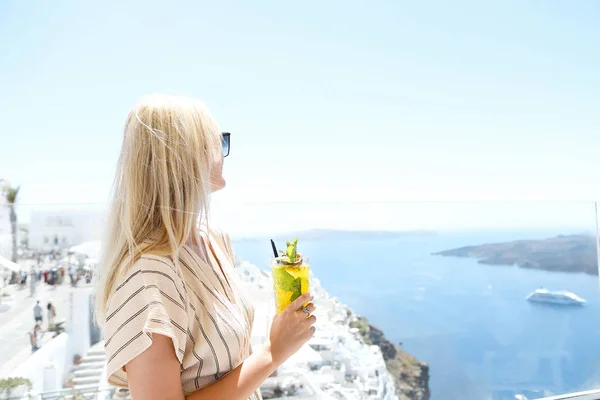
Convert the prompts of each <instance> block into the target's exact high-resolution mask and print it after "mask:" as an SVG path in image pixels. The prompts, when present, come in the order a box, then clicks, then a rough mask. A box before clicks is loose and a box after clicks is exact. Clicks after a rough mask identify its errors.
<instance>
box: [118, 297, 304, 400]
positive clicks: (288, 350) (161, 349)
mask: <svg viewBox="0 0 600 400" xmlns="http://www.w3.org/2000/svg"><path fill="white" fill-rule="evenodd" d="M310 300H312V296H310V295H309V294H305V295H302V296H300V297H299V298H298V299H296V300H295V301H294V302H292V304H290V306H288V308H287V309H286V310H285V311H284V312H283V313H282V314H281V315H278V316H277V317H275V319H274V320H273V324H272V326H271V331H270V338H269V340H268V341H267V342H266V344H265V345H263V346H261V347H259V348H257V349H256V351H255V352H254V353H253V354H252V355H251V356H250V357H248V358H247V359H246V360H245V361H244V362H243V363H242V364H240V365H239V366H238V367H237V368H235V369H234V370H232V371H231V372H230V373H228V374H227V375H225V376H224V377H223V378H221V379H220V380H218V381H216V382H214V383H212V384H210V385H208V386H206V387H204V388H202V389H200V390H197V391H195V392H193V393H191V394H189V395H188V396H185V397H184V395H183V389H182V387H181V375H180V372H181V371H180V364H179V361H178V359H177V356H176V354H175V349H174V347H173V342H172V340H171V338H170V337H168V336H163V335H160V334H156V333H155V334H154V335H153V337H152V345H151V346H150V347H148V348H147V349H146V350H144V351H143V352H142V353H140V354H139V355H137V356H136V357H134V358H133V359H132V360H131V361H129V362H128V363H127V365H126V370H127V378H128V381H129V390H130V392H131V398H132V399H133V400H141V399H143V400H183V399H185V400H247V399H248V397H250V396H251V395H252V393H254V391H255V390H256V389H258V388H259V387H260V385H261V384H262V383H263V381H264V380H265V379H267V378H268V377H269V376H270V375H271V374H272V373H273V371H275V370H276V369H277V367H278V366H279V365H281V363H283V362H284V361H285V360H287V359H288V357H289V356H291V355H292V354H294V353H295V352H296V351H298V349H299V348H300V347H302V345H303V344H304V343H306V342H307V341H308V339H310V338H311V337H312V335H313V333H314V327H313V325H314V323H315V321H316V319H315V317H314V316H311V317H310V318H307V317H306V314H305V313H304V312H303V311H296V310H297V309H298V308H300V307H301V306H302V304H304V303H305V302H308V301H310ZM308 308H309V310H310V311H311V312H313V311H314V309H315V307H314V305H313V304H310V306H309V307H308Z"/></svg>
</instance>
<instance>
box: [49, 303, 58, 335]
mask: <svg viewBox="0 0 600 400" xmlns="http://www.w3.org/2000/svg"><path fill="white" fill-rule="evenodd" d="M47 308H48V330H49V331H51V330H54V329H55V328H56V322H55V318H56V307H54V303H52V300H50V301H48V307H47Z"/></svg>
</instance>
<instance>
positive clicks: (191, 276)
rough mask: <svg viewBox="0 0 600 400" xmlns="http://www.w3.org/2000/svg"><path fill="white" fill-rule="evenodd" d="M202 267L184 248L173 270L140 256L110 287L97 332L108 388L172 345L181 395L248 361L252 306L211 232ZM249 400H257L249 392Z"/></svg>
mask: <svg viewBox="0 0 600 400" xmlns="http://www.w3.org/2000/svg"><path fill="white" fill-rule="evenodd" d="M208 243H210V245H209V248H210V251H209V252H208V253H209V254H208V255H209V259H210V264H207V263H206V262H204V261H203V260H202V259H201V258H200V257H199V256H198V255H197V252H196V251H195V250H194V248H193V247H191V246H187V245H186V246H184V247H183V249H182V250H181V251H180V254H179V263H178V264H179V265H176V263H174V262H173V261H172V259H170V258H168V257H160V256H155V255H151V254H147V255H143V256H142V257H141V258H140V259H139V260H138V261H137V262H136V263H135V264H134V265H133V267H132V268H131V269H130V270H129V271H128V272H127V274H126V275H125V276H123V278H122V279H121V280H120V282H119V283H118V284H117V285H116V287H115V290H114V292H113V294H112V295H111V296H110V298H109V301H108V305H107V317H106V323H105V329H104V331H105V332H104V336H105V348H106V357H107V363H108V366H107V374H108V381H109V383H110V384H112V385H115V386H118V387H127V386H128V382H127V373H126V372H125V370H124V366H125V365H126V364H127V363H128V362H129V361H130V360H132V359H133V358H134V357H136V356H137V355H139V354H140V353H142V352H143V351H144V350H146V349H147V348H148V347H149V346H150V345H151V344H152V334H154V333H158V334H161V335H165V336H168V337H170V338H171V339H172V340H173V345H174V348H175V352H176V354H177V359H178V360H179V364H180V367H181V384H182V387H183V391H184V393H185V394H186V395H187V394H189V393H191V392H193V391H195V390H198V389H201V388H203V387H205V386H207V385H210V384H211V383H213V382H215V381H217V380H219V379H221V378H222V377H223V376H225V375H226V374H227V373H228V372H230V371H231V370H233V369H235V368H236V367H237V366H238V365H240V364H241V363H242V361H244V360H245V359H246V358H247V357H248V356H249V355H250V352H251V350H250V333H251V331H252V322H253V318H254V308H253V307H252V305H251V303H250V301H249V299H248V297H247V295H246V293H244V291H243V289H242V286H241V284H240V282H239V279H238V277H237V272H236V271H235V269H234V268H235V267H234V266H235V262H234V256H233V251H232V249H231V242H230V240H229V237H228V236H226V235H224V234H223V233H220V232H216V231H211V234H210V238H209V240H208ZM249 400H261V395H260V391H259V390H257V391H256V392H255V393H254V394H253V395H252V396H250V398H249Z"/></svg>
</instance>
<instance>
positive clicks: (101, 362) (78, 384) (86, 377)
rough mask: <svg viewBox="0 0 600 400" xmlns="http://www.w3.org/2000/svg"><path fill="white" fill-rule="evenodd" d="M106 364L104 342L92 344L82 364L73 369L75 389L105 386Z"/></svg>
mask: <svg viewBox="0 0 600 400" xmlns="http://www.w3.org/2000/svg"><path fill="white" fill-rule="evenodd" d="M105 365H106V355H105V354H104V342H100V343H97V344H95V345H94V346H92V347H91V348H90V349H89V350H88V352H87V354H86V355H85V356H84V357H83V359H82V362H81V364H79V365H78V366H77V367H75V369H74V370H73V375H74V379H73V383H74V384H75V387H74V388H75V390H86V389H90V388H93V387H98V386H105V385H106V383H105V382H101V379H102V376H103V374H104V367H105Z"/></svg>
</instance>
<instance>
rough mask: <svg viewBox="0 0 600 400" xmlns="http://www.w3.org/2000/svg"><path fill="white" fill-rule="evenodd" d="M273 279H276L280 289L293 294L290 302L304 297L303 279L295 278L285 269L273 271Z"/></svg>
mask: <svg viewBox="0 0 600 400" xmlns="http://www.w3.org/2000/svg"><path fill="white" fill-rule="evenodd" d="M273 278H274V279H275V282H276V285H277V288H278V289H280V290H285V291H286V292H292V296H291V299H290V301H294V300H296V299H297V298H298V297H300V296H301V295H302V282H301V279H300V278H294V276H293V275H292V274H290V273H289V272H287V271H286V270H285V269H283V268H275V269H274V270H273Z"/></svg>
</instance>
